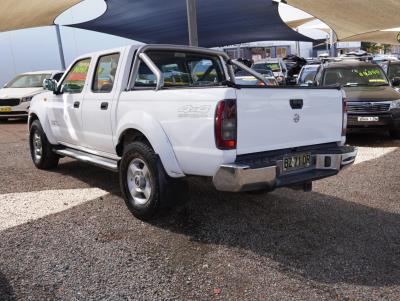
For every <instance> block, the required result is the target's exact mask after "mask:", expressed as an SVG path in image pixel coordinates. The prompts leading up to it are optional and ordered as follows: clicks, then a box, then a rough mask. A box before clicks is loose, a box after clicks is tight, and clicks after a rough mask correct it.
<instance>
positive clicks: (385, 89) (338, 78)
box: [315, 60, 400, 139]
mask: <svg viewBox="0 0 400 301" xmlns="http://www.w3.org/2000/svg"><path fill="white" fill-rule="evenodd" d="M315 81H316V84H317V85H318V86H327V87H331V86H341V87H342V88H343V89H344V91H345V92H346V103H347V108H348V122H347V126H348V129H349V130H355V129H357V130H363V129H368V128H377V129H384V130H389V132H390V134H391V136H392V137H393V138H396V139H397V138H400V93H399V92H397V91H396V90H395V89H393V87H392V86H391V84H390V82H389V79H388V78H387V76H386V74H385V72H384V71H383V69H382V67H380V66H379V65H377V64H373V63H369V62H364V61H359V60H344V61H342V62H330V63H325V64H323V65H321V68H320V69H319V71H318V73H317V75H316V77H315Z"/></svg>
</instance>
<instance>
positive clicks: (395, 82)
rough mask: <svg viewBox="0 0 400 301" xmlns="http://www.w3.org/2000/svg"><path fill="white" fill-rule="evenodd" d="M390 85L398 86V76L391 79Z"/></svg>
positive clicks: (399, 82)
mask: <svg viewBox="0 0 400 301" xmlns="http://www.w3.org/2000/svg"><path fill="white" fill-rule="evenodd" d="M392 85H393V86H395V87H397V86H400V77H395V78H393V79H392Z"/></svg>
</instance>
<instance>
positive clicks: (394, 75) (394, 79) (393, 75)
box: [381, 60, 400, 91]
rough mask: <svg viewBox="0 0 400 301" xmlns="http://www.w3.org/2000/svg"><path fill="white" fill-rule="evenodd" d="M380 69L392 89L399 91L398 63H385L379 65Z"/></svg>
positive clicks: (399, 64) (399, 67) (399, 69)
mask: <svg viewBox="0 0 400 301" xmlns="http://www.w3.org/2000/svg"><path fill="white" fill-rule="evenodd" d="M381 67H382V68H383V70H385V72H386V74H387V76H388V78H389V80H390V81H391V83H392V85H393V87H394V88H395V89H396V90H397V91H400V61H398V60H395V61H391V60H389V61H385V62H382V63H381Z"/></svg>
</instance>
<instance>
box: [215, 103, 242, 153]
mask: <svg viewBox="0 0 400 301" xmlns="http://www.w3.org/2000/svg"><path fill="white" fill-rule="evenodd" d="M236 136H237V112H236V100H235V99H227V100H222V101H220V102H219V103H218V105H217V109H216V111H215V143H216V146H217V148H219V149H235V148H236Z"/></svg>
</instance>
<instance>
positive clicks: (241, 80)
mask: <svg viewBox="0 0 400 301" xmlns="http://www.w3.org/2000/svg"><path fill="white" fill-rule="evenodd" d="M253 70H255V71H257V72H258V73H260V74H262V75H264V77H265V79H266V81H267V85H268V86H278V85H279V83H278V81H277V80H276V78H275V76H274V73H273V72H272V71H271V70H268V69H253ZM235 82H236V84H238V85H244V86H249V85H250V86H265V84H264V83H263V82H262V81H260V80H259V79H257V78H255V77H254V76H252V75H250V74H248V73H247V72H245V71H238V72H236V74H235Z"/></svg>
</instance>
